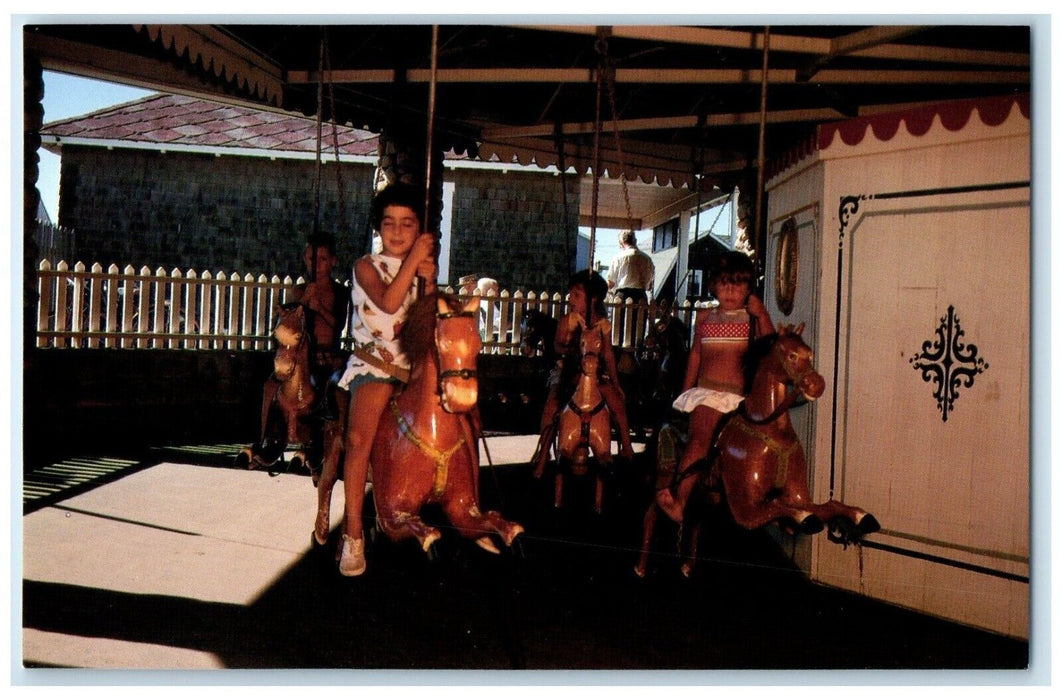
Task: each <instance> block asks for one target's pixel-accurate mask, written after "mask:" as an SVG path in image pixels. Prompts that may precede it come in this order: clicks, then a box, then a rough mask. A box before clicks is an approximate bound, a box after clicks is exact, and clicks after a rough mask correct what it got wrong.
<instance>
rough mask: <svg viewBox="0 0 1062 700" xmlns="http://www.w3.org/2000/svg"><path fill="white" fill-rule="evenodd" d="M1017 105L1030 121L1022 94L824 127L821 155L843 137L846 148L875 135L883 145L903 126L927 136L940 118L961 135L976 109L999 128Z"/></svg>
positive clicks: (920, 108) (950, 129)
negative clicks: (883, 142) (835, 140)
mask: <svg viewBox="0 0 1062 700" xmlns="http://www.w3.org/2000/svg"><path fill="white" fill-rule="evenodd" d="M1015 104H1017V105H1018V109H1020V110H1021V113H1022V116H1024V117H1025V118H1026V119H1028V118H1029V95H1028V94H1022V95H1007V96H1005V97H996V98H981V99H972V100H957V101H955V102H942V103H940V104H935V105H930V106H928V107H916V108H913V109H906V110H902V111H899V112H888V113H886V114H875V115H873V116H868V117H857V118H855V119H849V120H847V121H843V122H834V123H832V124H823V125H821V126H820V127H819V130H818V131H819V137H818V149H819V150H820V151H821V150H825V149H827V148H829V147H830V145H831V144H832V143H833V140H834V138H836V137H837V136H840V138H841V141H843V142H844V143H845V144H846V145H848V146H855V145H856V144H858V143H860V142H861V141H862V140H863V139H864V138H866V135H867V134H868V133H871V132H872V133H873V134H874V138H876V139H878V140H879V141H890V140H892V138H893V137H894V136H896V132H897V131H899V129H900V122H903V123H904V124H905V125H906V126H907V131H908V133H910V134H911V135H912V136H924V135H925V134H926V132H927V131H929V128H930V127H931V126H932V125H933V120H934V119H935V118H936V117H938V116H939V117H940V122H941V124H942V125H943V126H944V128H945V129H947V130H948V131H959V130H960V129H962V128H964V127H965V126H966V124H967V123H968V122H969V121H970V115H971V114H973V111H974V109H976V110H977V113H978V115H979V116H980V118H981V121H982V123H984V124H985V126H999V125H1000V124H1002V123H1003V121H1004V120H1005V119H1006V118H1007V115H1009V114H1010V112H1011V110H1012V109H1013V107H1014V105H1015Z"/></svg>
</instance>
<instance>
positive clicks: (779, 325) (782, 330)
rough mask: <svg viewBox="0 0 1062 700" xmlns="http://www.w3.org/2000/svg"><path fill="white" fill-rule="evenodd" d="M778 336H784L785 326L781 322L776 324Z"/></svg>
mask: <svg viewBox="0 0 1062 700" xmlns="http://www.w3.org/2000/svg"><path fill="white" fill-rule="evenodd" d="M778 335H785V324H784V323H782V322H781V321H779V322H778Z"/></svg>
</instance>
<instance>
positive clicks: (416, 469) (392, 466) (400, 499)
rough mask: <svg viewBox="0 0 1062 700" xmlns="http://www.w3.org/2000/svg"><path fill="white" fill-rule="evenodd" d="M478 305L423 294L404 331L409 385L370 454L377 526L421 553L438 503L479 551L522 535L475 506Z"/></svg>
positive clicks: (434, 533) (431, 536) (432, 536)
mask: <svg viewBox="0 0 1062 700" xmlns="http://www.w3.org/2000/svg"><path fill="white" fill-rule="evenodd" d="M478 313H479V300H478V299H473V300H471V301H470V302H469V303H468V304H465V305H464V306H462V305H461V303H460V302H459V301H458V300H457V299H456V298H455V297H453V296H450V295H444V294H431V295H426V296H425V297H423V298H422V299H420V300H418V301H417V303H416V304H414V305H413V307H412V308H411V309H410V312H409V316H408V318H407V320H406V323H405V326H404V327H403V329H402V341H403V347H404V349H405V351H406V354H407V355H408V356H409V359H410V363H411V365H412V366H411V369H410V377H409V383H408V384H407V385H406V386H405V388H404V389H403V390H402V391H401V392H400V393H398V394H397V395H396V396H395V397H394V399H392V401H391V407H390V409H389V410H385V411H384V413H383V415H382V416H381V417H380V424H379V426H378V427H377V429H376V438H375V440H374V442H373V446H372V452H371V456H370V460H371V464H372V493H373V498H374V500H375V503H376V514H377V522H378V523H379V526H380V529H381V530H382V531H383V532H384V534H386V535H387V536H388V538H390V539H391V540H393V541H398V540H402V539H405V538H409V537H415V538H416V539H417V540H418V541H419V542H420V545H421V547H422V548H423V549H424V551H427V550H428V548H429V547H430V546H431V544H432V542H434V541H435V540H436V539H438V538H439V536H440V532H439V530H438V529H437V528H434V527H431V526H429V525H427V524H426V523H424V522H423V521H422V520H421V519H420V516H419V512H420V509H421V507H422V506H424V505H425V504H428V503H438V504H440V505H441V506H442V509H443V512H444V513H445V514H446V517H447V518H448V519H449V521H450V523H451V524H452V525H453V526H454V527H455V528H457V530H458V532H460V534H461V535H462V536H464V537H466V538H469V539H474V540H475V541H476V544H478V545H479V546H480V547H482V548H483V549H486V550H487V551H489V552H493V553H498V551H499V550H498V548H497V547H496V546H495V545H494V543H493V540H492V535H498V536H499V537H500V538H501V540H502V541H503V542H504V543H505V544H506V545H511V544H512V542H513V539H514V538H515V537H516V536H517V535H519V534H520V533H521V532H523V531H524V529H523V527H522V526H520V525H519V524H517V523H513V522H510V521H508V520H506V519H504V518H503V517H502V516H501V515H500V514H499V513H497V512H495V511H487V512H485V513H484V512H482V511H480V508H479V498H478V492H479V488H478V486H479V484H478V480H479V448H478V445H477V444H476V435H475V434H476V432H477V431H476V428H475V426H474V425H473V422H472V414H473V412H474V409H475V408H476V401H477V398H478V378H477V375H476V359H477V356H478V355H479V350H480V347H481V344H482V341H481V340H480V336H479V327H478Z"/></svg>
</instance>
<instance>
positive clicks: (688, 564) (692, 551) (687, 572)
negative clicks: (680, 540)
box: [679, 518, 702, 578]
mask: <svg viewBox="0 0 1062 700" xmlns="http://www.w3.org/2000/svg"><path fill="white" fill-rule="evenodd" d="M701 524H702V521H701V519H700V518H695V519H694V523H693V527H691V528H690V541H689V549H688V550H687V554H686V558H685V560H684V561H683V562H682V566H681V567H679V570H680V571H681V572H682V575H683V576H684V577H686V578H689V577H690V576H692V575H693V566H694V564H696V563H697V545H698V544H699V543H700V541H701Z"/></svg>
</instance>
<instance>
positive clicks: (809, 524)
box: [799, 513, 826, 535]
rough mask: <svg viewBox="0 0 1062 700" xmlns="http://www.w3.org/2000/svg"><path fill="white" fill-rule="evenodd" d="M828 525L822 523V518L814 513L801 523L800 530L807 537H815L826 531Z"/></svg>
mask: <svg viewBox="0 0 1062 700" xmlns="http://www.w3.org/2000/svg"><path fill="white" fill-rule="evenodd" d="M825 527H826V523H824V522H822V518H820V517H819V516H817V515H815V514H814V513H812V514H811V515H809V516H808V517H806V518H804V519H803V520H801V521H800V523H799V528H800V531H801V532H802V533H804V534H805V535H814V534H816V533H819V532H822V531H823V529H825Z"/></svg>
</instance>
